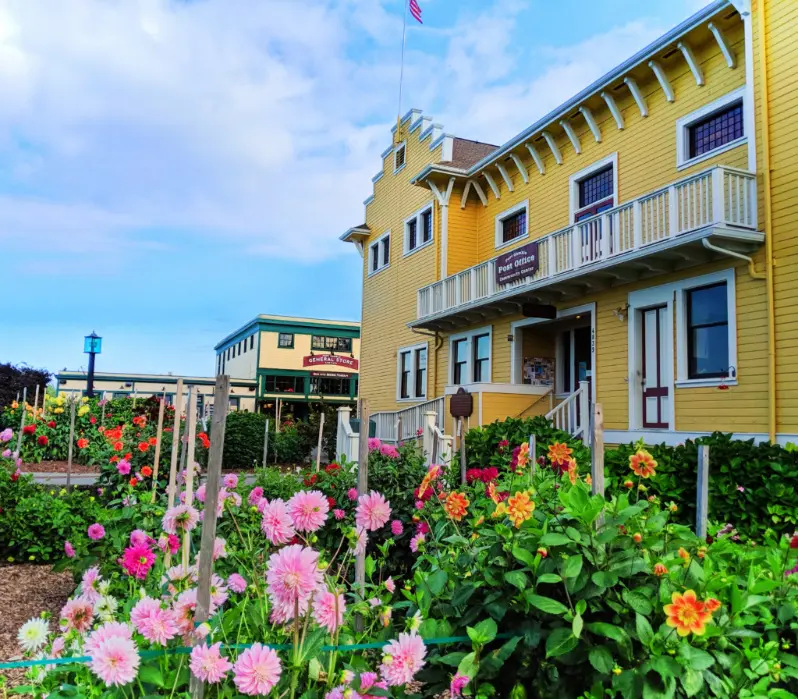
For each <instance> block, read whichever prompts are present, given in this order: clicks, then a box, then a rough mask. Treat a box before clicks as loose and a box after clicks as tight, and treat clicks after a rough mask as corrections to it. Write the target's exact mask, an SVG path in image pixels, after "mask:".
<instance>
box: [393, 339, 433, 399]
mask: <svg viewBox="0 0 798 699" xmlns="http://www.w3.org/2000/svg"><path fill="white" fill-rule="evenodd" d="M427 353H428V343H426V342H422V343H421V344H418V345H411V346H410V347H400V348H399V352H398V353H397V355H396V358H397V361H396V399H397V400H399V401H404V400H425V399H426V397H427Z"/></svg>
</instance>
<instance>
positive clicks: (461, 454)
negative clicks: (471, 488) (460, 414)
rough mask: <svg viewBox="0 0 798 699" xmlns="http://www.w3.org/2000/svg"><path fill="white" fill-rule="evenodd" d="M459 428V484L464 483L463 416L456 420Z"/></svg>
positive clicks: (464, 446) (464, 447)
mask: <svg viewBox="0 0 798 699" xmlns="http://www.w3.org/2000/svg"><path fill="white" fill-rule="evenodd" d="M458 427H459V430H460V484H461V485H465V484H466V443H465V424H464V423H463V418H460V420H459V422H458Z"/></svg>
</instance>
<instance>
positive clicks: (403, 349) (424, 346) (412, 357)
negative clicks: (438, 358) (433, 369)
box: [396, 342, 429, 403]
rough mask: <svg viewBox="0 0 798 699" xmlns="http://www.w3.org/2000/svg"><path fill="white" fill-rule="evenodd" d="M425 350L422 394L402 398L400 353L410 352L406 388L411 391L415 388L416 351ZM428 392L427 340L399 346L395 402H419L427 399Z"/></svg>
mask: <svg viewBox="0 0 798 699" xmlns="http://www.w3.org/2000/svg"><path fill="white" fill-rule="evenodd" d="M422 349H423V350H425V351H426V353H427V367H426V376H425V380H424V395H423V396H412V395H411V396H410V397H408V398H402V395H401V393H402V355H403V354H405V353H407V352H409V353H410V376H409V377H408V388H409V389H410V392H411V393H412V392H413V391H415V389H416V352H417V351H418V350H422ZM428 394H429V342H419V343H417V344H415V345H407V346H406V347H400V348H399V349H398V350H397V351H396V402H397V403H420V402H423V401H425V400H427V395H428Z"/></svg>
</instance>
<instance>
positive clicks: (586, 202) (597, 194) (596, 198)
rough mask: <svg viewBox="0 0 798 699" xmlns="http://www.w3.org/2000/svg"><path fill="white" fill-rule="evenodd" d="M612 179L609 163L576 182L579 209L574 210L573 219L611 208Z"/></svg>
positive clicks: (613, 198) (583, 217)
mask: <svg viewBox="0 0 798 699" xmlns="http://www.w3.org/2000/svg"><path fill="white" fill-rule="evenodd" d="M613 180H614V176H613V167H612V165H610V166H609V167H605V168H604V169H602V170H599V171H598V172H596V173H595V174H593V175H588V176H587V177H585V179H583V180H580V181H579V182H578V183H577V186H578V187H579V211H577V212H576V216H575V217H574V220H575V221H581V220H582V219H585V218H589V217H590V216H595V215H596V214H600V213H601V212H602V211H606V210H607V209H611V208H612V206H613V203H614V201H615V197H614V191H613V190H614V187H613Z"/></svg>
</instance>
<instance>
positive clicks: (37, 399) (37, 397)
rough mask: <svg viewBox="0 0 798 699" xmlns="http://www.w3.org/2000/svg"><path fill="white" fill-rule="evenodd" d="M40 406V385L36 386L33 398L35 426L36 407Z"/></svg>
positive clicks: (34, 422) (34, 421)
mask: <svg viewBox="0 0 798 699" xmlns="http://www.w3.org/2000/svg"><path fill="white" fill-rule="evenodd" d="M37 405H39V384H36V393H35V395H34V398H33V424H36V406H37Z"/></svg>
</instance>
